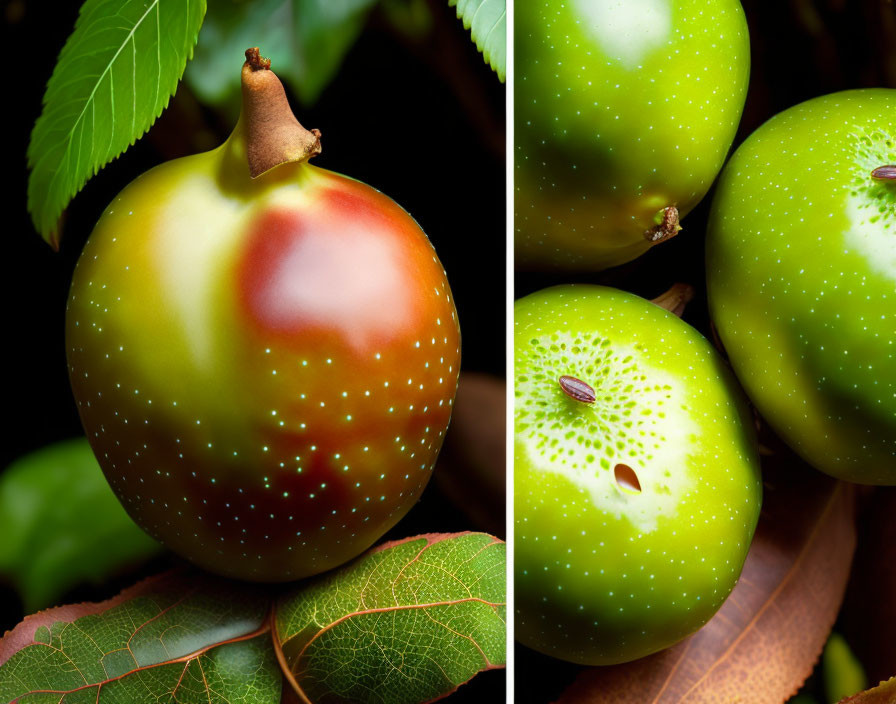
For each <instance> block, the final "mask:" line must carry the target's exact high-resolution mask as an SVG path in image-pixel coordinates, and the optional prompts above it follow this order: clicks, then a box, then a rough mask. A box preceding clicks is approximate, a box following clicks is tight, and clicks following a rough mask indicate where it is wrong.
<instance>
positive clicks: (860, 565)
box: [843, 487, 896, 701]
mask: <svg viewBox="0 0 896 704" xmlns="http://www.w3.org/2000/svg"><path fill="white" fill-rule="evenodd" d="M894 516H896V487H876V488H875V489H874V492H873V493H872V495H871V496H870V498H869V501H868V507H867V510H865V511H864V512H863V514H862V517H861V520H860V524H859V528H860V538H859V548H858V550H857V551H856V559H855V564H854V565H853V569H852V576H851V577H850V582H849V590H848V591H847V594H846V602H845V603H844V606H843V631H844V635H845V636H846V638H847V640H848V641H849V643H850V645H851V646H852V648H853V650H854V651H855V653H856V655H858V656H859V659H860V660H861V661H862V664H863V665H864V666H865V670H866V672H867V673H868V677H869V679H870V680H871V681H872V682H878V681H880V680H885V679H887V678H888V677H893V676H894V675H896V635H894V634H896V519H894ZM894 701H896V699H894Z"/></svg>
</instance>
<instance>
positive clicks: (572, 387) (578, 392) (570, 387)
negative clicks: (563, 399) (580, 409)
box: [557, 375, 597, 403]
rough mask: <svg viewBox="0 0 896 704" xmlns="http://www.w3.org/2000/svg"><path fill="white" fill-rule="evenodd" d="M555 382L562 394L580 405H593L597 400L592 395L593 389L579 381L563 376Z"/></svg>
mask: <svg viewBox="0 0 896 704" xmlns="http://www.w3.org/2000/svg"><path fill="white" fill-rule="evenodd" d="M557 381H558V383H559V384H560V388H561V389H563V393H565V394H566V395H567V396H569V397H570V398H571V399H574V400H576V401H579V402H580V403H594V402H595V401H596V400H597V394H595V393H594V389H593V388H592V387H590V386H589V385H588V384H586V383H585V382H584V381H582V380H581V379H576V378H575V377H574V376H567V375H564V376H561V377H560V378H559V379H558V380H557Z"/></svg>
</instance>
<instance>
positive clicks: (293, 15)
mask: <svg viewBox="0 0 896 704" xmlns="http://www.w3.org/2000/svg"><path fill="white" fill-rule="evenodd" d="M375 4H376V0H255V2H244V1H241V0H216V2H214V3H212V5H211V8H210V9H209V13H208V17H207V18H206V21H205V24H204V25H203V27H202V35H201V36H200V39H199V44H198V46H197V47H196V57H195V59H194V60H193V61H192V62H191V63H190V66H189V68H188V69H187V72H186V76H185V78H186V80H187V82H188V83H189V85H190V88H192V89H193V90H194V91H195V92H196V94H197V95H198V96H199V97H200V98H201V99H202V100H204V101H206V102H209V103H213V104H215V105H219V106H221V105H223V106H229V107H230V108H231V110H232V111H233V112H236V111H237V110H238V108H239V99H240V72H239V71H234V69H233V66H234V60H235V59H236V60H237V62H238V63H239V62H241V61H242V57H243V53H244V52H245V50H246V49H247V48H249V47H252V46H257V47H259V48H260V49H261V53H262V55H263V56H265V57H266V58H269V59H270V60H271V68H272V69H273V70H274V71H275V72H276V74H277V76H278V77H279V78H280V79H281V80H282V81H283V82H284V83H286V84H287V85H289V87H290V88H291V89H292V90H294V91H295V92H296V95H297V96H298V98H299V100H300V101H301V102H302V103H303V104H304V105H312V104H313V103H314V102H315V101H316V100H317V98H318V97H319V96H320V94H321V91H323V90H324V88H326V87H327V85H328V84H329V83H330V81H331V80H332V79H333V77H334V76H335V75H336V72H337V71H338V70H339V67H340V66H341V65H342V61H343V59H344V58H345V55H346V54H347V53H348V51H349V50H350V49H351V47H352V46H353V45H354V43H355V40H356V39H357V38H358V35H359V34H360V33H361V30H362V28H363V27H364V23H365V22H366V20H367V15H368V13H369V11H370V9H371V8H372V7H373V6H374V5H375Z"/></svg>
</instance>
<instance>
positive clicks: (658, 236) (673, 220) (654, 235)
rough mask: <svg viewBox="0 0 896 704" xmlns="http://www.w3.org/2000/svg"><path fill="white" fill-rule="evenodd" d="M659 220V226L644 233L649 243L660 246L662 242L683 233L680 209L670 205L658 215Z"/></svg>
mask: <svg viewBox="0 0 896 704" xmlns="http://www.w3.org/2000/svg"><path fill="white" fill-rule="evenodd" d="M657 218H658V221H657V224H656V225H655V226H654V227H651V228H650V229H649V230H647V231H646V232H645V233H644V239H646V240H647V241H648V242H651V243H652V244H659V243H660V242H665V241H666V240H670V239H672V238H673V237H675V235H677V234H678V233H679V232H681V225H680V224H679V220H680V218H679V213H678V208H676V207H675V206H674V205H669V206H666V207H665V208H663V209H662V210H661V211H660V212H659V213H657Z"/></svg>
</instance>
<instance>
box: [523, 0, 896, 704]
mask: <svg viewBox="0 0 896 704" xmlns="http://www.w3.org/2000/svg"><path fill="white" fill-rule="evenodd" d="M522 1H523V0H520V2H522ZM741 4H742V5H743V7H744V10H745V12H746V15H747V23H748V25H749V29H750V48H751V53H752V58H751V74H750V87H749V91H748V93H747V102H746V106H745V108H744V114H743V118H742V120H741V123H740V128H739V129H738V132H737V136H736V138H735V140H734V145H733V147H732V151H733V149H735V148H737V146H738V145H739V144H740V143H741V142H742V141H743V140H744V139H746V138H747V137H748V136H749V135H750V134H751V133H752V132H753V131H754V130H755V129H756V128H758V127H759V126H760V125H762V124H763V123H764V122H765V121H766V120H768V119H769V118H770V117H772V116H773V115H775V114H777V113H779V112H781V111H782V110H785V109H786V108H788V107H791V106H792V105H796V104H797V103H800V102H802V101H804V100H808V99H809V98H814V97H816V96H819V95H825V94H827V93H833V92H836V91H840V90H846V89H848V88H865V87H874V86H888V87H896V4H894V2H893V0H741ZM712 196H713V191H712V190H711V191H710V192H709V194H708V195H707V196H706V198H704V199H703V201H702V202H701V203H700V205H698V206H697V208H696V209H694V210H693V211H692V212H691V213H690V214H689V215H688V216H687V217H685V218H684V219H683V220H682V227H683V228H684V229H683V230H682V232H681V233H680V234H679V235H678V236H677V237H676V238H674V239H672V240H670V241H668V242H665V243H663V244H662V245H660V246H658V247H655V248H653V249H651V250H650V251H648V252H647V254H645V255H644V256H642V257H640V258H638V259H636V260H635V261H633V262H630V263H629V264H625V265H623V266H620V267H617V268H615V269H611V270H609V271H605V272H601V273H599V274H583V275H571V274H539V273H531V272H518V273H517V274H516V285H515V291H514V296H515V297H517V298H519V297H521V296H524V295H526V294H529V293H532V292H533V291H537V290H539V289H542V288H545V287H547V286H553V285H557V284H565V283H599V284H605V285H608V286H614V287H616V288H621V289H624V290H626V291H631V292H633V293H636V294H638V295H640V296H644V297H645V298H655V297H656V296H658V295H660V294H661V293H663V292H664V291H666V290H667V289H668V288H669V287H671V286H672V284H674V283H677V282H684V283H689V284H691V285H693V286H694V287H695V289H696V295H695V298H694V300H693V301H691V303H689V304H688V306H687V308H686V310H685V313H684V315H683V318H684V320H686V321H687V322H688V323H690V324H691V325H693V326H694V327H696V328H697V329H698V330H700V331H701V332H702V333H703V334H704V335H706V336H710V335H711V331H710V325H709V312H708V309H707V305H706V287H705V273H704V260H703V234H704V232H705V230H706V222H707V217H708V214H709V205H710V203H711V202H712ZM865 528H866V529H869V530H874V526H865ZM581 669H582V668H581V667H579V666H576V665H572V664H569V663H565V662H561V661H559V660H554V659H552V658H548V657H545V656H542V655H539V654H538V653H535V652H534V651H532V650H529V649H528V648H525V647H523V646H520V645H518V646H517V648H516V663H515V671H516V677H515V693H516V701H517V702H524V703H531V704H544V703H545V702H550V701H553V700H555V699H556V698H557V697H558V696H559V695H560V694H561V693H562V692H563V690H565V689H566V687H567V686H568V685H569V684H570V683H571V682H572V680H573V679H574V678H575V676H576V674H578V672H579V671H580V670H581ZM814 684H815V683H814V682H810V683H809V687H810V688H811V687H812V686H814ZM872 684H876V682H875V683H872Z"/></svg>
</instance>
